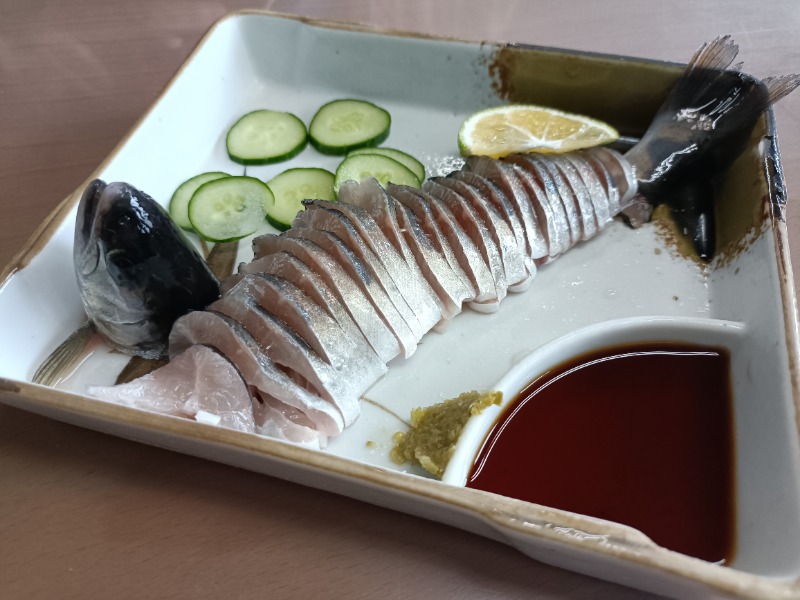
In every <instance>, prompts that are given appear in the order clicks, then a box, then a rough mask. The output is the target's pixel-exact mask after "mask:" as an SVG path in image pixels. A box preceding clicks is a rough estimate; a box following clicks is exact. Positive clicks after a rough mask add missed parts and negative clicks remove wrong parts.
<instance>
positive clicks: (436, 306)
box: [305, 200, 442, 341]
mask: <svg viewBox="0 0 800 600" xmlns="http://www.w3.org/2000/svg"><path fill="white" fill-rule="evenodd" d="M305 204H306V214H308V213H314V212H315V209H317V211H316V212H318V210H319V209H322V210H325V211H326V212H328V213H330V214H331V216H333V217H335V218H336V219H339V220H347V221H348V224H349V226H351V227H352V228H353V229H354V230H355V231H357V232H358V234H359V235H360V236H361V239H362V240H363V241H364V242H365V243H366V245H367V246H368V247H369V249H370V250H372V252H373V253H374V255H375V256H376V257H377V259H378V260H379V261H380V262H381V263H382V265H383V267H384V268H385V270H386V272H387V273H388V274H389V277H391V279H392V281H393V282H394V284H395V286H396V289H397V290H398V291H399V292H400V295H401V296H402V298H403V299H404V300H405V302H406V304H407V305H408V307H409V308H410V309H411V315H412V319H411V320H410V321H409V326H410V327H411V330H412V331H414V332H415V334H416V335H417V341H419V340H420V339H421V338H422V336H423V335H425V334H426V333H427V332H428V331H430V330H431V329H432V328H433V326H434V325H436V323H438V322H439V321H440V320H441V318H442V305H441V302H439V299H438V298H437V297H436V294H434V292H433V290H432V289H431V286H430V285H428V282H427V281H425V278H424V277H423V276H422V273H421V272H420V269H419V267H418V266H417V264H416V263H415V262H414V261H413V259H412V261H411V262H412V263H413V266H412V265H410V264H409V263H408V262H407V261H406V258H405V257H404V256H403V255H402V254H401V253H400V252H399V251H398V250H397V249H396V248H395V247H394V245H393V244H392V242H391V241H389V239H388V238H387V236H386V235H385V234H384V233H383V231H382V229H381V226H379V225H378V223H377V222H376V219H375V218H373V217H372V215H371V214H370V213H369V212H368V211H366V210H364V209H363V208H361V207H360V206H356V205H353V204H347V203H337V202H328V201H325V200H307V201H306V203H305ZM373 208H374V207H373ZM378 216H384V217H386V218H385V219H383V221H384V226H385V227H386V228H387V229H388V230H390V231H391V225H390V222H389V216H388V213H381V214H380V215H378ZM333 233H335V232H333ZM392 237H393V238H396V239H397V243H398V244H400V245H402V246H403V247H404V249H405V250H406V251H408V248H407V246H406V244H405V241H404V240H403V238H402V237H401V236H394V235H393V236H392ZM408 255H409V257H410V256H411V253H410V251H408ZM414 321H416V322H418V323H419V329H417V328H415V326H414Z"/></svg>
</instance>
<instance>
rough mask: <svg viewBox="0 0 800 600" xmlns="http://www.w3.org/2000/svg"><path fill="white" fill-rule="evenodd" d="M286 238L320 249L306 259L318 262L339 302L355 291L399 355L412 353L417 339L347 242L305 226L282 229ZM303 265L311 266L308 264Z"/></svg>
mask: <svg viewBox="0 0 800 600" xmlns="http://www.w3.org/2000/svg"><path fill="white" fill-rule="evenodd" d="M286 237H287V238H288V239H297V240H300V241H302V242H303V243H305V244H307V245H310V246H313V247H315V248H317V249H319V251H320V252H315V253H314V254H313V255H311V256H309V258H310V259H311V261H312V262H313V261H315V260H319V261H320V262H318V263H317V262H315V263H314V264H316V265H318V266H319V270H317V273H319V274H320V275H321V276H323V277H327V279H326V282H327V283H328V285H330V286H331V289H335V290H337V293H339V294H340V299H341V300H342V302H343V303H345V304H347V302H349V301H350V300H351V299H353V298H359V296H358V294H357V292H360V293H361V294H362V295H363V296H364V297H365V298H366V299H367V301H368V302H369V307H370V308H371V310H372V311H374V312H375V314H376V315H377V316H378V317H379V319H381V320H382V321H383V322H384V323H385V324H386V326H387V327H388V328H389V331H390V332H391V333H392V334H393V335H394V336H395V338H396V339H397V342H398V344H399V345H400V353H401V354H402V355H403V357H404V358H408V357H409V356H411V355H412V354H414V351H415V350H416V349H417V338H416V336H415V335H414V332H413V331H412V330H411V327H409V325H408V322H407V321H406V319H405V317H404V316H403V315H402V314H401V313H400V311H399V310H397V307H396V306H395V304H394V303H393V302H392V300H391V298H390V297H389V295H388V294H387V293H386V291H385V290H384V288H383V286H381V284H380V282H379V281H378V279H377V278H376V277H375V276H374V275H373V272H372V271H370V269H369V268H368V267H367V265H366V264H365V263H364V261H362V260H361V258H360V257H358V256H357V255H356V253H355V252H353V251H352V250H351V249H350V248H349V246H348V245H347V244H345V243H344V242H343V241H342V240H341V239H340V238H339V237H337V236H336V235H334V234H332V233H330V232H328V231H320V230H318V229H313V228H309V227H293V228H292V229H290V230H289V231H287V232H286ZM323 259H324V260H323ZM307 264H309V266H311V264H312V263H311V262H309V263H307ZM340 275H344V276H345V277H341V276H340ZM351 284H352V285H351ZM339 288H341V289H339ZM351 314H353V315H354V317H353V318H355V313H354V312H352V311H351Z"/></svg>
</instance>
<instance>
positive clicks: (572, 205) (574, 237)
mask: <svg viewBox="0 0 800 600" xmlns="http://www.w3.org/2000/svg"><path fill="white" fill-rule="evenodd" d="M531 159H532V160H533V161H534V163H535V164H537V165H538V166H539V170H540V173H541V174H542V175H543V176H546V177H549V178H550V180H551V181H552V185H553V186H555V192H556V193H555V197H556V198H557V205H560V206H561V207H563V209H564V215H565V216H566V217H567V226H568V230H569V240H570V241H569V246H568V248H567V249H569V248H572V246H574V245H575V244H577V243H578V242H579V241H580V240H581V238H582V236H583V232H582V231H581V222H580V217H579V216H578V206H577V203H576V200H575V198H574V197H573V192H572V189H571V188H570V186H569V185H568V184H567V181H566V180H565V179H564V177H563V176H562V175H561V172H560V171H559V170H558V168H557V167H556V165H555V163H554V161H553V160H552V159H551V157H549V156H533V155H531ZM552 202H553V200H552V198H551V203H552Z"/></svg>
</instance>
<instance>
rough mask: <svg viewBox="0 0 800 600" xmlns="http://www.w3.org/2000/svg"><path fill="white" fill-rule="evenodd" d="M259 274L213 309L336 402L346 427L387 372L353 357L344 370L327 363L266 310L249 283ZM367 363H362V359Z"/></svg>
mask: <svg viewBox="0 0 800 600" xmlns="http://www.w3.org/2000/svg"><path fill="white" fill-rule="evenodd" d="M257 277H259V276H258V275H248V276H247V277H245V278H244V279H243V280H242V281H241V282H240V283H239V284H237V285H236V287H234V288H233V289H232V290H231V292H230V293H228V294H226V295H225V296H224V297H223V298H220V299H219V300H217V301H216V302H214V303H213V304H211V306H209V310H213V311H217V312H220V313H222V314H224V315H227V316H229V317H230V318H231V319H234V320H235V321H237V322H238V323H239V324H241V325H242V326H243V327H244V328H245V329H246V330H247V332H248V333H250V335H252V336H253V338H254V339H256V340H258V341H259V343H260V345H261V348H262V351H263V352H264V353H265V354H266V355H267V356H269V358H270V359H271V360H272V362H274V363H275V364H276V365H278V366H279V367H280V368H281V370H282V371H283V372H284V373H286V374H287V375H289V377H290V378H291V379H293V380H294V381H295V382H297V383H298V385H300V386H301V387H305V388H306V389H308V390H309V391H310V392H312V393H313V394H315V395H317V396H319V397H320V398H324V399H326V400H328V401H330V402H332V403H333V404H334V405H335V406H336V407H337V408H338V409H339V411H340V412H341V414H342V417H343V419H344V424H345V426H347V425H349V424H350V423H352V422H353V421H354V420H355V418H356V417H357V416H358V414H359V410H360V408H359V405H358V399H359V397H360V396H361V394H362V393H363V392H364V391H366V389H367V388H368V387H369V386H370V385H372V384H373V383H374V382H375V381H376V380H377V379H378V378H379V377H380V376H381V375H382V374H383V373H384V372H385V371H386V367H385V365H381V366H382V367H383V371H382V372H381V371H379V370H375V369H372V368H370V367H371V366H372V365H370V361H369V360H368V358H367V359H364V357H362V356H353V357H352V359H353V360H352V362H351V363H350V365H349V368H348V367H345V368H344V369H342V370H339V369H336V368H334V367H333V366H331V365H330V364H329V363H326V362H325V361H323V360H322V359H321V358H320V357H319V355H317V354H316V353H314V352H313V350H312V349H311V348H310V347H309V346H308V345H307V344H306V343H305V342H304V341H303V340H302V338H301V337H300V336H298V335H297V333H296V332H294V331H293V330H292V329H290V328H289V327H287V326H286V324H285V323H283V322H282V321H280V320H279V319H278V318H277V317H276V316H275V315H274V314H272V313H270V312H269V311H267V310H266V309H264V307H262V306H261V305H260V304H259V302H258V300H256V299H255V298H254V297H253V294H252V289H248V284H249V283H250V281H252V280H253V279H254V278H257ZM362 359H364V360H363V362H361V360H362Z"/></svg>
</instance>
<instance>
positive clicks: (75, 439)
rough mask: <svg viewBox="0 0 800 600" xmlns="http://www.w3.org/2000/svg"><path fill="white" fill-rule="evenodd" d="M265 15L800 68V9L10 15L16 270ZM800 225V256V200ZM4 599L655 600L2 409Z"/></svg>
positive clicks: (791, 160) (4, 51) (442, 3)
mask: <svg viewBox="0 0 800 600" xmlns="http://www.w3.org/2000/svg"><path fill="white" fill-rule="evenodd" d="M245 7H247V8H264V9H270V10H275V11H279V12H286V13H293V14H301V15H306V16H310V17H316V18H325V19H334V20H345V21H357V22H363V23H370V24H374V25H378V26H381V27H385V28H391V29H399V30H407V31H415V32H424V33H429V34H436V35H443V36H448V37H456V38H463V39H467V40H491V41H510V42H524V43H530V44H537V45H545V46H557V47H563V48H572V49H579V50H590V51H597V52H608V53H618V54H627V55H633V56H641V57H647V58H655V59H666V60H673V61H681V62H685V61H686V60H688V58H689V57H690V56H691V54H692V52H694V50H695V49H696V48H697V47H698V46H699V45H700V44H701V43H702V42H703V41H706V40H710V39H712V38H714V37H716V36H717V35H719V34H723V33H730V34H733V36H734V38H735V39H736V41H737V42H738V43H739V45H740V47H741V54H740V57H741V59H742V60H744V61H745V68H746V70H748V71H749V72H751V73H753V74H755V75H757V76H761V77H763V76H767V75H771V74H783V73H788V72H793V71H794V72H797V71H800V43H798V41H797V40H798V39H800V4H798V3H797V2H795V1H794V0H781V1H774V2H770V3H760V2H753V1H752V0H745V1H741V0H739V1H735V2H731V1H725V0H709V1H706V2H702V3H701V2H690V1H688V0H687V1H676V0H671V1H670V0H665V1H660V2H632V1H625V0H606V1H604V2H592V1H588V0H586V1H571V2H570V1H567V2H564V1H563V0H526V1H523V0H506V1H502V2H501V1H491V0H469V1H458V0H438V1H436V2H432V1H430V0H413V1H408V0H407V1H402V2H401V1H397V0H394V1H391V2H389V1H379V0H372V1H370V0H339V1H337V2H326V1H324V0H295V1H289V0H285V1H281V0H274V1H267V2H263V3H260V4H258V3H257V4H248V3H245V2H239V1H236V0H217V1H215V2H210V1H206V0H202V1H197V2H190V1H189V0H138V1H137V2H123V1H121V0H81V1H78V0H74V1H68V0H55V1H54V0H47V1H45V0H25V1H24V2H22V1H19V0H0V205H2V220H0V232H2V237H0V263H2V264H6V263H7V262H8V261H9V260H10V259H11V258H12V256H13V255H14V253H15V252H16V251H18V250H19V249H20V248H21V247H22V246H23V244H24V243H25V241H26V240H27V239H28V237H29V236H30V235H31V234H32V233H33V232H34V230H35V229H36V227H37V226H38V224H39V223H40V222H41V221H42V219H43V218H44V217H45V216H46V215H47V214H49V213H50V212H51V211H52V210H53V208H54V207H55V206H56V205H57V203H58V202H59V201H60V200H62V199H63V198H64V197H65V196H67V195H68V194H69V193H71V192H72V191H73V190H75V189H76V188H77V187H78V185H79V184H80V183H81V182H82V181H84V180H85V179H86V177H88V176H89V174H90V173H91V172H92V170H93V169H94V168H95V167H96V166H97V165H98V164H99V163H100V161H101V160H102V159H103V158H104V157H105V156H106V155H107V154H108V153H109V151H110V150H111V149H112V148H113V147H114V146H115V145H116V143H117V142H118V141H119V140H120V138H121V137H122V136H123V135H124V134H125V133H126V132H127V131H128V130H129V129H130V128H131V127H132V126H133V125H134V123H135V121H136V120H137V118H138V117H139V116H140V115H141V114H142V113H143V112H144V111H145V110H146V109H147V108H148V106H149V105H150V103H151V102H152V101H153V100H154V99H155V97H156V96H157V94H158V93H159V91H160V90H161V89H162V88H163V86H164V85H165V84H166V83H167V81H168V80H169V78H170V77H171V76H172V74H173V73H174V72H175V71H176V70H177V69H178V67H179V66H180V65H181V63H182V62H183V61H184V60H185V58H186V57H187V56H188V55H189V53H190V52H191V50H192V48H193V47H194V45H195V44H196V43H197V42H198V40H199V39H200V37H201V36H202V35H203V33H204V32H205V31H206V30H207V29H208V28H209V27H210V26H211V25H212V24H213V23H214V21H215V20H217V19H218V18H220V17H222V16H223V15H225V14H226V13H228V12H231V11H234V10H237V9H239V8H245ZM276 60H279V58H276ZM798 109H800V93H795V94H794V95H793V96H790V97H789V98H787V99H785V100H784V101H782V102H781V103H780V104H779V105H778V106H777V107H776V115H777V122H778V132H779V136H780V137H779V141H780V149H781V153H782V158H783V167H784V171H785V175H786V180H787V184H788V189H789V196H790V198H791V197H792V196H793V195H797V193H799V192H797V190H800V117H799V116H798V115H800V110H798ZM788 223H789V229H790V239H792V240H793V243H792V255H793V256H794V257H797V252H798V249H800V208H798V206H797V205H796V204H791V202H790V206H789V208H788ZM0 335H1V334H0ZM0 597H1V598H3V599H11V598H13V599H17V598H26V599H27V598H92V597H98V598H111V597H113V598H173V597H175V598H177V597H187V598H194V599H201V598H251V597H252V598H256V597H258V598H295V597H297V598H299V597H307V598H308V597H310V598H313V597H318V598H339V597H347V598H374V597H384V598H464V599H466V598H642V597H644V595H643V594H642V593H640V592H636V591H634V590H629V589H626V588H622V587H619V586H616V585H612V584H609V583H605V582H602V581H599V580H595V579H590V578H587V577H584V576H581V575H577V574H573V573H569V572H566V571H562V570H559V569H555V568H552V567H548V566H545V565H542V564H539V563H536V562H533V561H531V560H529V559H527V558H525V557H524V556H522V555H521V554H519V553H517V552H516V551H514V550H512V549H510V548H508V547H506V546H503V545H501V544H498V543H495V542H491V541H488V540H486V539H483V538H480V537H477V536H474V535H471V534H468V533H464V532H462V531H459V530H456V529H452V528H449V527H445V526H442V525H438V524H435V523H431V522H426V521H423V520H420V519H416V518H413V517H410V516H406V515H404V514H400V513H395V512H391V511H388V510H385V509H381V508H377V507H374V506H371V505H369V504H365V503H361V502H357V501H353V500H349V499H346V498H343V497H339V496H335V495H332V494H329V493H324V492H320V491H315V490H310V489H307V488H303V487H300V486H297V485H293V484H289V483H286V482H283V481H281V480H277V479H272V478H269V477H265V476H261V475H257V474H254V473H250V472H246V471H242V470H238V469H234V468H230V467H226V466H222V465H218V464H215V463H211V462H206V461H203V460H200V459H195V458H191V457H187V456H182V455H179V454H175V453H171V452H167V451H163V450H160V449H156V448H151V447H147V446H144V445H139V444H136V443H133V442H128V441H125V440H121V439H117V438H114V437H111V436H108V435H103V434H100V433H95V432H92V431H88V430H83V429H80V428H77V427H73V426H69V425H64V424H62V423H59V422H55V421H51V420H48V419H45V418H43V417H39V416H35V415H31V414H28V413H25V412H23V411H20V410H16V409H12V408H9V407H6V406H3V405H0Z"/></svg>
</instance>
